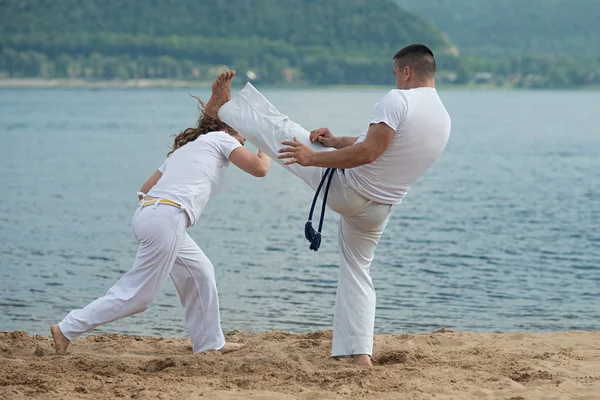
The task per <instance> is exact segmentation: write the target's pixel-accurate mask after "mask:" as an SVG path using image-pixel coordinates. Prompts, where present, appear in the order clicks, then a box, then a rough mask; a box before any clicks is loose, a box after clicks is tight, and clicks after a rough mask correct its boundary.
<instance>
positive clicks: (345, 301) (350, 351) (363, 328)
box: [219, 83, 393, 357]
mask: <svg viewBox="0 0 600 400" xmlns="http://www.w3.org/2000/svg"><path fill="white" fill-rule="evenodd" d="M219 118H220V119H221V120H222V121H223V122H225V123H226V124H228V125H229V126H231V127H232V128H233V129H235V130H236V131H238V132H239V133H240V134H241V135H242V136H244V137H245V138H246V139H248V141H249V142H250V143H252V144H253V145H254V146H256V147H257V148H259V149H260V150H262V151H263V152H265V153H266V154H267V155H268V156H269V157H271V158H272V159H273V160H275V161H277V162H278V163H279V164H280V165H282V166H284V167H285V168H286V169H288V170H289V171H290V172H292V173H293V174H294V175H296V176H297V177H298V178H300V179H302V180H303V181H304V182H305V183H306V184H307V185H308V186H310V187H311V188H312V189H313V190H315V191H316V189H317V187H318V185H319V182H320V181H321V178H322V176H323V173H324V172H325V169H324V168H318V167H303V166H300V165H298V164H292V165H284V164H283V160H278V159H277V156H278V154H279V153H278V150H279V149H280V148H282V147H283V145H282V144H281V142H282V141H284V140H292V139H293V138H294V137H296V139H298V140H299V141H300V142H302V143H304V144H305V145H307V146H308V147H309V148H310V149H311V150H313V151H330V150H333V149H330V148H326V147H324V146H322V145H321V144H320V143H318V144H312V143H310V133H309V132H308V131H307V130H306V129H304V128H302V127H301V126H300V125H298V124H297V123H295V122H293V121H291V120H290V119H289V118H288V117H287V116H286V115H283V114H281V113H280V112H279V111H277V109H276V108H275V107H274V106H273V105H272V104H271V103H270V102H269V101H268V100H267V99H266V98H265V97H264V96H263V95H262V94H261V93H260V92H258V91H257V90H256V89H255V88H254V86H252V85H251V84H250V83H248V84H246V87H244V89H243V90H242V91H240V92H239V93H238V94H237V95H236V96H235V97H234V98H232V99H231V101H229V102H227V103H226V104H225V105H224V106H223V107H221V109H220V110H219ZM322 194H323V191H322V192H321V195H322ZM311 200H312V199H306V202H307V204H310V201H311ZM327 205H328V206H329V207H330V208H331V209H332V210H334V211H335V212H337V213H339V214H340V228H339V251H340V273H339V283H338V288H337V294H336V303H335V311H334V320H333V348H332V354H331V355H332V356H334V357H337V356H347V355H355V354H369V355H372V354H373V331H374V326H375V302H376V300H375V288H374V287H373V281H372V280H371V276H370V268H371V262H372V261H373V256H374V254H375V248H376V247H377V243H378V242H379V238H380V237H381V235H382V233H383V230H384V228H385V226H386V224H387V222H388V219H389V216H390V214H391V213H392V210H393V206H392V205H389V204H380V203H376V202H373V201H372V200H369V199H366V198H364V197H362V196H361V195H359V194H358V193H357V192H356V191H355V190H354V189H352V188H351V187H350V186H349V185H348V184H347V182H346V179H345V176H344V172H343V171H340V170H336V171H335V174H334V177H333V180H332V182H331V188H330V191H329V195H328V198H327ZM299 212H300V211H299ZM302 212H303V211H302ZM298 229H302V227H298Z"/></svg>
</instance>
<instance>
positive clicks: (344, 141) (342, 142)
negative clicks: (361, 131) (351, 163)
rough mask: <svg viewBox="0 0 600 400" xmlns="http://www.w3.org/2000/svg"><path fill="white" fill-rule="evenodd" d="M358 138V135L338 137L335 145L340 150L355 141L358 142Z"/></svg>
mask: <svg viewBox="0 0 600 400" xmlns="http://www.w3.org/2000/svg"><path fill="white" fill-rule="evenodd" d="M357 140H358V137H351V136H342V137H337V138H336V143H335V145H334V146H333V147H335V148H336V149H338V150H339V149H343V148H344V147H348V146H352V145H353V144H354V143H356V141H357Z"/></svg>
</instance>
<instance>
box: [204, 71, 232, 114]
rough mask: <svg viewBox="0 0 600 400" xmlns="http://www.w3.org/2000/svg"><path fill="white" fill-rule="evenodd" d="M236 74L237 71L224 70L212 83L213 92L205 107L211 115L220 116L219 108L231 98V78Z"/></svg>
mask: <svg viewBox="0 0 600 400" xmlns="http://www.w3.org/2000/svg"><path fill="white" fill-rule="evenodd" d="M234 76H235V71H227V72H222V73H220V74H219V76H218V77H217V79H216V80H215V82H214V83H213V84H212V94H211V96H210V99H208V103H206V109H205V110H206V115H208V116H209V117H212V118H219V114H218V113H219V109H220V108H221V107H222V106H223V104H225V103H227V102H228V101H229V100H231V80H232V79H233V77H234Z"/></svg>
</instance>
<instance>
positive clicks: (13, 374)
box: [0, 330, 600, 400]
mask: <svg viewBox="0 0 600 400" xmlns="http://www.w3.org/2000/svg"><path fill="white" fill-rule="evenodd" d="M227 338H228V340H230V341H240V342H244V343H247V347H246V348H244V349H243V350H241V351H239V352H237V353H230V354H225V355H222V354H220V353H218V352H214V351H211V352H206V353H203V354H198V355H193V354H191V346H190V343H189V340H187V339H180V338H160V337H138V336H127V335H120V334H101V335H91V336H89V337H87V338H84V339H79V340H77V341H75V342H73V344H72V345H71V347H70V349H69V350H70V352H69V355H67V356H54V355H53V348H52V341H51V339H50V338H49V337H47V336H30V335H28V334H27V333H25V332H22V331H16V332H0V356H1V357H2V360H1V361H2V362H1V363H0V398H2V399H25V398H36V399H53V400H55V399H79V398H87V399H92V398H93V399H114V398H132V399H223V400H225V399H262V400H270V399H304V400H309V399H310V400H314V399H431V398H435V399H506V400H509V399H510V400H531V399H600V333H599V332H561V333H545V334H534V333H483V334H477V333H462V332H450V331H445V330H441V331H436V332H433V333H430V334H418V335H378V336H377V337H376V339H375V360H374V361H375V366H374V367H373V368H372V369H366V368H362V367H357V366H354V365H352V364H350V363H348V362H346V361H335V360H333V359H331V358H329V349H330V345H331V332H330V331H323V332H313V333H308V334H291V333H286V332H281V331H270V332H266V333H262V334H258V333H244V332H230V333H229V334H228V335H227Z"/></svg>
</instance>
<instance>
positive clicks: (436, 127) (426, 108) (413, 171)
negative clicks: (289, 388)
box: [346, 87, 451, 204]
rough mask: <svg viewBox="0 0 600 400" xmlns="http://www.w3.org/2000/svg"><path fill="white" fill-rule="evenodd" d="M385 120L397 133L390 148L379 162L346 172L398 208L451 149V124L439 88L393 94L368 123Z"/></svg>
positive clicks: (360, 187) (357, 185) (361, 188)
mask: <svg viewBox="0 0 600 400" xmlns="http://www.w3.org/2000/svg"><path fill="white" fill-rule="evenodd" d="M381 122H383V123H385V124H386V125H388V126H389V127H391V128H392V129H394V130H395V132H396V133H395V135H394V138H393V139H392V142H391V143H390V145H389V147H388V148H387V150H386V151H385V152H384V153H383V154H382V155H381V156H380V157H379V158H377V160H375V161H374V162H372V163H370V164H365V165H361V166H360V167H356V168H352V169H348V170H346V176H347V179H348V183H349V184H350V186H352V187H353V188H354V189H355V190H356V191H357V192H359V193H360V194H362V195H363V196H365V197H367V198H369V199H371V200H374V201H377V202H380V203H385V204H397V203H400V202H401V201H402V199H403V198H404V196H405V195H406V193H408V191H409V190H410V188H411V186H412V185H413V184H414V183H415V182H416V181H417V180H418V179H419V178H420V177H421V176H422V175H423V174H424V173H425V172H426V171H427V170H428V169H429V167H431V165H432V164H433V163H434V162H435V161H436V160H437V158H438V157H439V155H440V154H441V153H442V152H443V151H444V149H445V148H446V144H447V143H448V138H449V135H450V128H451V121H450V116H449V115H448V112H447V111H446V108H445V107H444V105H443V103H442V101H441V99H440V98H439V96H438V94H437V91H436V89H435V88H432V87H420V88H416V89H410V90H398V89H394V90H391V91H389V92H388V93H387V94H386V95H385V96H384V97H383V98H382V99H381V101H379V103H377V104H376V105H375V107H374V108H373V112H372V115H371V120H370V123H369V124H377V123H381ZM366 134H367V130H365V132H364V133H363V134H362V135H361V136H360V138H359V139H358V140H357V142H356V143H360V142H362V141H363V140H365V138H366Z"/></svg>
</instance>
